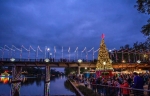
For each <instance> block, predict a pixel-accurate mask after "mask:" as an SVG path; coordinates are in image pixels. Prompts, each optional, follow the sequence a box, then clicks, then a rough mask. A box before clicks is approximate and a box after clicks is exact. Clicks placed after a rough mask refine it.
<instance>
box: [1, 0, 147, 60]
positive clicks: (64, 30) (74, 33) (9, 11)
mask: <svg viewBox="0 0 150 96" xmlns="http://www.w3.org/2000/svg"><path fill="white" fill-rule="evenodd" d="M135 4H136V0H13V1H12V0H0V46H1V47H2V48H4V46H5V45H7V46H8V47H9V48H12V49H14V50H16V51H15V52H12V53H10V51H9V52H7V51H6V50H5V52H4V53H5V55H8V56H10V54H11V56H16V57H17V56H20V55H19V54H22V56H24V58H29V57H38V58H42V57H46V56H49V55H47V54H48V53H47V51H46V53H45V46H47V48H50V52H51V53H52V56H53V57H54V54H55V58H61V57H62V56H63V58H69V57H68V54H69V53H68V50H69V47H70V56H71V57H72V58H77V53H75V50H76V48H77V47H78V55H80V56H78V58H86V56H85V54H86V53H83V54H82V51H83V50H84V48H85V47H86V51H89V50H90V49H91V48H93V47H94V51H95V50H97V49H98V48H99V46H100V41H101V35H102V33H104V34H105V43H106V46H107V48H108V49H113V48H116V49H119V48H120V47H121V46H124V45H125V44H129V45H130V47H132V45H133V43H135V42H136V41H138V42H143V41H145V37H144V35H143V34H142V33H141V32H140V31H141V27H142V26H143V25H144V24H146V22H147V19H148V15H146V14H141V13H139V12H138V11H137V9H136V8H134V5H135ZM12 45H14V46H15V47H16V48H15V47H12ZM22 45H23V46H24V47H25V48H26V49H29V46H32V48H33V49H35V50H36V49H38V48H39V49H41V50H42V51H40V50H39V49H38V50H39V51H38V53H34V51H33V50H31V51H30V52H31V53H30V55H31V56H28V54H29V53H28V51H27V50H25V49H24V48H22V50H23V51H22V53H20V51H19V50H17V48H19V49H20V48H21V46H22ZM37 46H39V47H38V48H37ZM54 46H55V49H56V53H55V52H54ZM8 47H5V48H6V49H9V48H8ZM62 47H63V52H62ZM2 48H1V49H2ZM1 51H2V50H1ZM17 52H18V53H17ZM91 52H92V51H91ZM62 53H63V55H62ZM12 54H13V55H12ZM14 54H15V55H14ZM75 54H76V55H75ZM81 54H82V55H83V56H84V57H82V55H81ZM89 54H92V53H90V52H89ZM34 55H36V56H34ZM37 55H38V56H37ZM74 55H75V56H74ZM1 56H2V52H1ZM95 57H97V55H95ZM89 58H92V55H90V56H89Z"/></svg>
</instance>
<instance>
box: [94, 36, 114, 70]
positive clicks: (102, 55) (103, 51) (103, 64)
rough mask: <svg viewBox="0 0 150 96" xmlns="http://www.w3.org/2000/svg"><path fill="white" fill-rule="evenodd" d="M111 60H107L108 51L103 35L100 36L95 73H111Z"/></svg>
mask: <svg viewBox="0 0 150 96" xmlns="http://www.w3.org/2000/svg"><path fill="white" fill-rule="evenodd" d="M111 63H112V62H111V60H110V58H109V54H108V50H107V48H106V45H105V42H104V34H102V41H101V44H100V49H99V53H98V60H97V63H96V70H97V71H104V70H105V71H113V67H112V64H111Z"/></svg>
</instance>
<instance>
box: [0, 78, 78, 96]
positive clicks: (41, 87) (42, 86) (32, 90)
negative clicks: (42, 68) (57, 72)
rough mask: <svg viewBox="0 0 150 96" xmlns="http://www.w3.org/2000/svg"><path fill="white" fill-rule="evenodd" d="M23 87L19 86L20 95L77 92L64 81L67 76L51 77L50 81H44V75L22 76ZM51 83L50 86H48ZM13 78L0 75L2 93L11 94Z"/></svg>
mask: <svg viewBox="0 0 150 96" xmlns="http://www.w3.org/2000/svg"><path fill="white" fill-rule="evenodd" d="M22 80H23V81H22V82H21V87H20V88H19V91H20V96H22V95H26V96H28V95H30V96H31V95H39V96H44V94H49V93H50V94H52V95H75V93H73V92H71V91H70V90H68V89H67V88H66V87H65V85H64V82H65V81H66V77H65V76H60V77H51V81H50V83H49V84H48V83H47V84H46V83H44V77H41V78H35V77H25V78H22ZM48 85H50V87H47V86H48ZM11 88H12V84H11V78H10V77H0V95H2V94H5V95H7V96H10V93H11Z"/></svg>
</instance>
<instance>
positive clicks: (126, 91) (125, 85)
mask: <svg viewBox="0 0 150 96" xmlns="http://www.w3.org/2000/svg"><path fill="white" fill-rule="evenodd" d="M127 88H129V84H128V82H127V80H126V79H124V82H123V84H122V85H121V89H122V94H123V96H129V89H127Z"/></svg>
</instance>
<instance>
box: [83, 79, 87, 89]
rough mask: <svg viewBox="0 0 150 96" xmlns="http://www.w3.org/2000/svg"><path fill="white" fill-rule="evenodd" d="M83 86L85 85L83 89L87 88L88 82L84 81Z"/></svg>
mask: <svg viewBox="0 0 150 96" xmlns="http://www.w3.org/2000/svg"><path fill="white" fill-rule="evenodd" d="M84 85H85V87H88V81H87V79H85V80H84Z"/></svg>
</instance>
